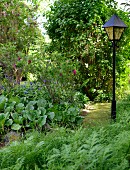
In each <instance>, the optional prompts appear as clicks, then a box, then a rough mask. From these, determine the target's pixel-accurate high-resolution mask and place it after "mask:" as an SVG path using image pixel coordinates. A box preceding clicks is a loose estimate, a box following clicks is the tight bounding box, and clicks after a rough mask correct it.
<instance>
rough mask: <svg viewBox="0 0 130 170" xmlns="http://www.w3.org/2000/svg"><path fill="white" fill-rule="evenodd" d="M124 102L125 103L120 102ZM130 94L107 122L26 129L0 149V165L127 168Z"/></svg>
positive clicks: (25, 169) (28, 169)
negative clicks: (19, 138)
mask: <svg viewBox="0 0 130 170" xmlns="http://www.w3.org/2000/svg"><path fill="white" fill-rule="evenodd" d="M124 103H125V104H124ZM129 115H130V96H127V99H125V100H123V101H120V102H118V103H117V122H116V123H113V122H111V123H110V124H108V125H107V126H104V127H103V126H94V127H91V128H90V127H89V128H82V127H80V128H77V129H75V130H72V129H67V128H63V127H61V128H59V127H57V128H56V127H55V128H54V129H53V130H51V131H50V132H47V133H46V134H45V133H39V132H36V131H35V132H33V133H27V134H26V137H25V138H24V139H23V140H22V141H15V142H13V143H12V144H11V145H10V146H8V147H5V148H3V149H1V150H0V169H17V170H18V169H19V170H22V169H23V170H31V169H32V170H33V169H37V170H40V169H49V170H61V169H65V170H67V169H71V170H73V169H77V170H94V169H95V170H98V169H99V170H104V169H106V170H109V169H110V170H115V169H117V170H118V169H119V170H120V169H122V170H127V169H129V168H130V116H129Z"/></svg>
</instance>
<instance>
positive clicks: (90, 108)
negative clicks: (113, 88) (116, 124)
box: [82, 103, 111, 126]
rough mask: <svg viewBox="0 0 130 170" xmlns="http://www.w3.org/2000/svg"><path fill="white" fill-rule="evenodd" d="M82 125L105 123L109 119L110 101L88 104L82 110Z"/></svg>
mask: <svg viewBox="0 0 130 170" xmlns="http://www.w3.org/2000/svg"><path fill="white" fill-rule="evenodd" d="M82 115H83V116H84V117H85V118H84V123H83V124H84V126H95V125H105V124H108V123H109V122H110V120H111V103H96V104H89V105H87V106H86V108H85V109H83V110H82Z"/></svg>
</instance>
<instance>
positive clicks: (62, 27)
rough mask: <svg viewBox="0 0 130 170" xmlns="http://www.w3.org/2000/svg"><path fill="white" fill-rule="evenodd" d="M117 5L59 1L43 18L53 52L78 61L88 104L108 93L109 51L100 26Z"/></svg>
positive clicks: (90, 0)
mask: <svg viewBox="0 0 130 170" xmlns="http://www.w3.org/2000/svg"><path fill="white" fill-rule="evenodd" d="M116 4H117V3H116V2H115V1H114V0H105V1H104V0H100V1H97V0H58V1H56V2H55V3H54V5H53V6H51V10H50V11H49V12H48V13H47V15H46V16H47V24H46V29H47V33H48V34H49V36H50V38H51V39H52V44H53V45H54V48H56V50H59V51H60V52H62V53H63V54H64V55H65V56H66V57H67V58H71V59H72V60H73V61H74V62H75V61H77V60H78V62H79V65H80V69H79V71H80V73H81V75H80V83H81V87H82V90H83V91H84V92H85V93H86V94H87V95H88V96H89V98H90V99H91V100H93V99H94V98H95V97H96V96H97V95H98V94H100V93H107V94H108V93H109V92H110V91H111V87H112V67H111V63H112V56H111V48H110V43H109V42H108V38H107V36H106V33H105V32H104V30H103V29H102V25H103V24H104V23H105V22H106V21H107V20H108V19H109V17H110V16H111V15H112V14H113V13H115V11H116ZM108 44H109V45H108Z"/></svg>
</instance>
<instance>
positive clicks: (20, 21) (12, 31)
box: [0, 0, 40, 76]
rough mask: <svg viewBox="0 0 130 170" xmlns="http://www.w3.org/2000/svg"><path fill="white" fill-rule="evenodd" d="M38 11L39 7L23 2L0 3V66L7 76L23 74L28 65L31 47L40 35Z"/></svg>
mask: <svg viewBox="0 0 130 170" xmlns="http://www.w3.org/2000/svg"><path fill="white" fill-rule="evenodd" d="M36 11H37V6H32V5H30V6H29V5H27V4H25V3H24V2H23V1H17V0H2V3H0V20H1V22H0V66H2V68H3V72H4V74H6V75H7V76H11V75H13V74H14V71H15V73H16V76H17V74H21V73H22V72H23V70H24V67H25V66H26V65H27V64H28V61H29V58H28V52H29V49H30V46H31V45H32V44H34V43H35V40H36V38H37V37H38V36H39V35H40V31H39V29H38V24H37V17H36ZM29 62H30V61H29ZM19 68H20V69H19ZM18 72H19V73H18ZM19 76H20V75H19Z"/></svg>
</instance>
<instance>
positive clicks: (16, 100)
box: [0, 82, 83, 132]
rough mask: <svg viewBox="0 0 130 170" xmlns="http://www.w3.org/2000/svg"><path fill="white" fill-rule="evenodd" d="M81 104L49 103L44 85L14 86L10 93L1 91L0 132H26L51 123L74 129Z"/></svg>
mask: <svg viewBox="0 0 130 170" xmlns="http://www.w3.org/2000/svg"><path fill="white" fill-rule="evenodd" d="M81 104H82V103H81V101H80V102H78V99H75V102H74V103H70V102H68V103H67V102H65V101H64V100H63V102H61V103H53V99H51V96H50V95H49V93H48V90H47V89H46V86H44V85H41V84H39V83H35V82H34V83H32V82H31V83H30V84H23V85H21V86H19V85H18V86H15V88H14V89H12V91H11V92H10V93H8V91H4V92H3V95H2V96H1V97H0V111H1V114H0V129H1V132H4V131H7V130H10V129H12V130H16V131H18V130H20V131H24V132H25V131H26V130H28V129H37V130H43V128H44V126H45V125H46V123H47V124H51V123H52V122H54V123H55V124H57V123H58V124H59V125H60V126H61V125H62V126H67V127H74V126H77V124H79V123H81V122H82V120H83V117H81V116H80V107H81Z"/></svg>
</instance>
